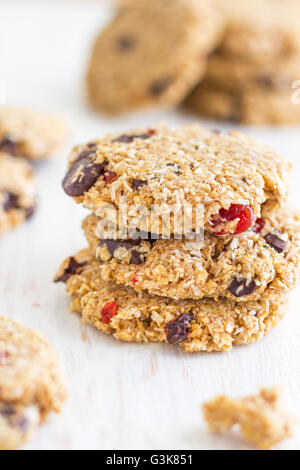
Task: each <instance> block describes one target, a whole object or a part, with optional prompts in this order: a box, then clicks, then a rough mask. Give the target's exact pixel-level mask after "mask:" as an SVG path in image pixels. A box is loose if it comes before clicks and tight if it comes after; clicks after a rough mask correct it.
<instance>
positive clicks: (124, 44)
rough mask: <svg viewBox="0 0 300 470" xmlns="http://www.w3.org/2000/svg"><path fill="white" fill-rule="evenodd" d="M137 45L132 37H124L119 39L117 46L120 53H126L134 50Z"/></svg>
mask: <svg viewBox="0 0 300 470" xmlns="http://www.w3.org/2000/svg"><path fill="white" fill-rule="evenodd" d="M135 43H136V41H135V38H133V37H130V36H122V37H120V38H118V41H117V46H118V49H119V50H120V51H122V52H125V51H129V50H131V49H133V47H134V46H135Z"/></svg>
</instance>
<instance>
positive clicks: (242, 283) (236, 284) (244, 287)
mask: <svg viewBox="0 0 300 470" xmlns="http://www.w3.org/2000/svg"><path fill="white" fill-rule="evenodd" d="M228 289H229V290H230V292H231V293H232V295H234V297H244V296H246V295H250V294H253V292H255V291H256V289H257V285H256V284H255V281H253V280H251V281H250V282H248V281H247V279H241V280H238V279H237V278H236V277H235V278H233V280H232V281H231V283H230V284H229V287H228Z"/></svg>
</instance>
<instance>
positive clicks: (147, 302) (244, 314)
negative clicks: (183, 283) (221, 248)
mask: <svg viewBox="0 0 300 470" xmlns="http://www.w3.org/2000/svg"><path fill="white" fill-rule="evenodd" d="M100 266H101V265H100V263H99V261H97V260H95V259H94V257H93V256H92V254H91V252H90V251H89V250H88V249H85V250H82V251H80V252H79V253H77V254H76V255H75V256H74V257H70V258H68V259H66V260H65V261H64V262H63V264H62V266H61V267H60V269H59V271H58V273H57V275H56V277H55V281H56V282H65V283H66V288H67V292H68V294H69V295H70V296H71V297H72V300H71V311H72V312H78V313H79V314H80V315H81V316H82V320H83V321H84V322H87V323H89V324H91V325H92V326H94V327H96V328H97V329H99V330H100V331H103V332H104V333H107V334H112V335H113V336H114V337H115V338H117V339H120V340H123V341H129V342H145V343H147V342H166V343H167V344H178V345H179V346H180V347H181V348H182V349H183V350H184V351H185V352H188V353H192V352H197V351H229V350H230V349H231V348H232V346H233V345H240V344H247V343H252V342H254V341H256V340H258V339H260V338H262V337H263V336H264V335H265V334H266V333H268V332H269V331H270V330H271V329H272V328H273V327H274V326H275V325H277V323H278V322H279V321H280V320H281V319H282V318H283V316H284V315H285V313H286V308H287V295H286V294H283V293H278V292H276V293H275V292H272V291H271V290H267V291H266V292H265V293H263V294H262V295H261V297H260V298H259V300H256V301H249V302H235V301H232V300H230V299H225V298H220V299H219V300H217V301H215V300H213V299H209V298H203V299H201V300H174V299H171V298H168V297H161V296H155V295H151V294H149V293H147V292H145V291H142V292H139V293H137V292H135V291H134V290H133V289H132V288H130V287H123V286H120V285H117V284H116V283H114V282H112V281H111V282H109V281H104V280H103V279H102V278H101V275H100Z"/></svg>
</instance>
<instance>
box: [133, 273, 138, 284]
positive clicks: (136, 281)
mask: <svg viewBox="0 0 300 470" xmlns="http://www.w3.org/2000/svg"><path fill="white" fill-rule="evenodd" d="M138 274H139V271H137V272H136V273H135V276H134V278H133V280H132V285H133V286H135V285H136V284H137V283H138V282H139V279H138Z"/></svg>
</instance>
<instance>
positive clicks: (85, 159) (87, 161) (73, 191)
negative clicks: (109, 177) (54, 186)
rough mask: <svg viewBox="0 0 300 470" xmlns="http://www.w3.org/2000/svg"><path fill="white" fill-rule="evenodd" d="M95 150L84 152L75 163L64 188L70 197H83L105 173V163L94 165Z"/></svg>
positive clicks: (63, 183)
mask: <svg viewBox="0 0 300 470" xmlns="http://www.w3.org/2000/svg"><path fill="white" fill-rule="evenodd" d="M95 158H96V154H95V150H84V151H83V152H81V154H80V155H79V157H78V158H77V159H76V160H75V161H74V162H73V164H72V165H71V167H70V168H69V170H68V172H67V174H66V176H65V177H64V179H63V182H62V186H63V188H64V191H65V192H66V193H67V194H68V195H69V196H73V197H74V196H82V194H84V193H85V192H86V191H88V190H89V189H90V188H91V187H92V186H93V184H94V183H95V182H96V181H97V179H98V178H99V176H101V175H103V173H104V172H105V166H106V164H105V163H94V162H95Z"/></svg>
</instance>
